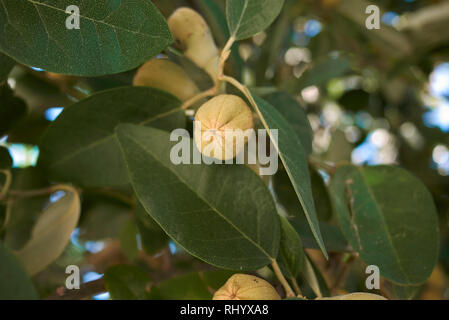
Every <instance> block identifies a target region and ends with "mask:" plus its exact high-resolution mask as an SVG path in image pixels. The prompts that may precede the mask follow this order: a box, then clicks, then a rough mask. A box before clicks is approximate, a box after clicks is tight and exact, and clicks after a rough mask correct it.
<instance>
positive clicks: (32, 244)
mask: <svg viewBox="0 0 449 320" xmlns="http://www.w3.org/2000/svg"><path fill="white" fill-rule="evenodd" d="M64 192H65V195H64V196H63V197H62V198H61V199H59V200H58V201H56V202H53V203H51V204H50V205H49V206H48V207H47V208H46V209H45V210H44V212H43V213H42V215H41V216H40V217H39V220H38V221H37V223H36V225H35V226H34V228H33V231H32V233H31V238H30V240H29V241H28V242H27V243H26V244H25V246H24V247H23V248H22V249H20V250H19V251H17V256H18V257H19V259H20V260H21V261H22V263H23V264H24V266H25V268H26V270H27V272H28V273H29V274H30V275H35V274H37V273H39V272H40V271H42V270H44V269H45V268H46V267H47V266H48V265H49V264H50V263H52V262H53V261H54V260H55V259H56V258H58V257H59V256H60V255H61V254H62V252H63V251H64V249H65V247H66V246H67V244H68V243H69V242H70V236H71V234H72V232H73V230H75V227H76V225H77V224H78V219H79V215H80V198H79V195H78V193H77V192H76V191H75V190H74V189H73V190H72V191H69V190H64Z"/></svg>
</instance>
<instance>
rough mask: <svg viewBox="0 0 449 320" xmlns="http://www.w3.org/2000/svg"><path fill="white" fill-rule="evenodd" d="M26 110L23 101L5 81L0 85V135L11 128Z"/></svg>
mask: <svg viewBox="0 0 449 320" xmlns="http://www.w3.org/2000/svg"><path fill="white" fill-rule="evenodd" d="M26 111H27V106H26V104H25V102H24V101H23V100H22V99H20V98H17V97H15V96H14V93H13V92H12V90H11V89H10V88H9V86H8V85H7V84H6V83H5V84H4V85H0V137H1V136H3V135H5V134H6V133H8V132H9V131H10V130H11V129H13V128H14V126H15V125H16V124H17V123H18V122H19V120H20V119H22V117H23V116H24V115H25V114H26Z"/></svg>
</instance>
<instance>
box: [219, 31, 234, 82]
mask: <svg viewBox="0 0 449 320" xmlns="http://www.w3.org/2000/svg"><path fill="white" fill-rule="evenodd" d="M234 42H235V38H234V37H230V38H229V39H228V42H226V45H225V46H224V48H223V50H222V52H221V55H220V60H219V61H218V80H220V78H221V77H222V76H223V74H224V67H225V63H226V61H227V60H228V58H229V55H230V54H231V47H232V45H233V44H234Z"/></svg>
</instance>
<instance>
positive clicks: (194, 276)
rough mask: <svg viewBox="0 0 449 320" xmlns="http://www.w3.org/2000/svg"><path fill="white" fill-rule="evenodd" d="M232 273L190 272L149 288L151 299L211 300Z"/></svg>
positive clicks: (222, 271)
mask: <svg viewBox="0 0 449 320" xmlns="http://www.w3.org/2000/svg"><path fill="white" fill-rule="evenodd" d="M232 274H233V272H232V271H224V270H219V271H204V272H192V273H188V274H185V275H182V276H178V277H174V278H172V279H169V280H166V281H164V282H161V283H159V284H157V285H155V286H154V287H152V288H151V292H150V297H151V299H157V300H211V299H212V296H213V293H214V291H216V290H218V289H219V288H220V287H221V286H222V285H223V284H224V283H225V282H226V281H227V280H228V279H229V278H230V277H231V276H232Z"/></svg>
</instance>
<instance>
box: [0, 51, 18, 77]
mask: <svg viewBox="0 0 449 320" xmlns="http://www.w3.org/2000/svg"><path fill="white" fill-rule="evenodd" d="M15 64H16V62H15V61H14V60H13V59H11V58H10V57H8V56H6V55H4V54H1V53H0V83H2V82H3V81H4V80H6V78H7V77H8V74H9V72H10V71H11V69H12V67H14V65H15Z"/></svg>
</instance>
